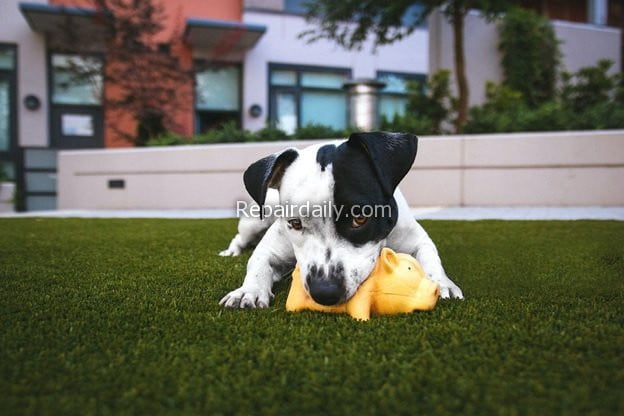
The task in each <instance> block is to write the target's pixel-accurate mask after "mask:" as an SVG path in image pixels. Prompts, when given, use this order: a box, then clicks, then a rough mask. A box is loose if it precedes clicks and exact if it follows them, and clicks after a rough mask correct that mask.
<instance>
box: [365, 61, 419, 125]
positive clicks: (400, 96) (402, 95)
mask: <svg viewBox="0 0 624 416" xmlns="http://www.w3.org/2000/svg"><path fill="white" fill-rule="evenodd" d="M377 79H378V80H379V81H382V82H385V83H386V86H385V87H384V89H383V90H381V94H380V96H379V115H380V117H382V118H383V117H385V118H386V120H392V119H394V117H395V116H397V115H398V116H403V115H404V114H405V110H406V108H407V101H408V95H409V94H408V83H409V82H410V81H412V82H414V81H415V82H420V83H421V85H424V81H425V79H426V76H425V75H424V74H400V73H395V72H378V73H377Z"/></svg>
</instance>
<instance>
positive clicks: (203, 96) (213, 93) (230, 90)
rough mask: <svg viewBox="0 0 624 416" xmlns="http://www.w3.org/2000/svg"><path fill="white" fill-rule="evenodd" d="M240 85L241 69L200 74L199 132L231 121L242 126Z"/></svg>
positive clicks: (197, 80)
mask: <svg viewBox="0 0 624 416" xmlns="http://www.w3.org/2000/svg"><path fill="white" fill-rule="evenodd" d="M200 65H201V64H200ZM240 84H241V71H240V67H239V66H230V65H227V66H216V67H212V68H205V67H204V68H199V69H198V70H197V71H196V73H195V109H196V111H197V130H198V131H199V132H204V131H206V130H210V129H212V128H216V127H219V126H221V125H222V124H224V123H227V122H231V121H233V122H234V123H236V124H239V123H240V107H241V104H240V101H241V98H240V97H241V89H240Z"/></svg>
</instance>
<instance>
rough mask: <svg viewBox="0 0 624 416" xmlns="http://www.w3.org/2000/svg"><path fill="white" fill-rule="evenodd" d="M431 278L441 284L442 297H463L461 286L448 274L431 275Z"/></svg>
mask: <svg viewBox="0 0 624 416" xmlns="http://www.w3.org/2000/svg"><path fill="white" fill-rule="evenodd" d="M429 278H430V279H431V280H433V281H434V282H436V283H437V284H438V285H439V286H440V298H441V299H463V298H464V294H463V293H462V291H461V289H460V288H459V286H457V285H456V284H455V283H453V281H452V280H451V279H449V278H448V277H446V276H442V277H437V278H436V276H431V275H429Z"/></svg>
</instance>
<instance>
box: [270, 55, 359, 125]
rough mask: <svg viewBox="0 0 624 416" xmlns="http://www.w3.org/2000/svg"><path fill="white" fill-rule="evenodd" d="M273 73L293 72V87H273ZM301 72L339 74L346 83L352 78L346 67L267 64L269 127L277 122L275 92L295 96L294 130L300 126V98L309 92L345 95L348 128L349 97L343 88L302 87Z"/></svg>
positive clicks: (350, 71) (349, 70)
mask: <svg viewBox="0 0 624 416" xmlns="http://www.w3.org/2000/svg"><path fill="white" fill-rule="evenodd" d="M273 71H294V72H295V78H296V80H295V85H273V84H272V83H271V75H272V74H273ZM303 72H318V73H330V74H340V75H344V76H345V81H348V80H349V79H351V77H352V70H351V68H347V67H329V66H317V65H298V64H283V63H274V62H269V68H268V71H267V90H268V106H267V108H268V109H269V111H268V115H267V117H268V122H269V125H271V126H273V127H276V126H277V120H276V119H275V116H276V111H277V108H276V107H277V105H276V104H277V103H276V102H275V100H276V95H277V94H276V93H277V92H286V93H291V94H293V95H294V96H295V100H296V110H297V117H296V119H297V125H296V127H295V129H299V128H301V127H303V126H301V101H302V96H303V93H304V92H305V91H310V92H327V93H336V92H340V93H343V94H344V95H345V99H346V100H347V107H346V111H345V126H346V127H347V128H348V126H349V112H350V108H349V97H348V94H347V91H345V90H344V89H343V88H340V89H338V88H328V87H307V86H306V87H304V86H303V85H302V84H301V75H302V73H303Z"/></svg>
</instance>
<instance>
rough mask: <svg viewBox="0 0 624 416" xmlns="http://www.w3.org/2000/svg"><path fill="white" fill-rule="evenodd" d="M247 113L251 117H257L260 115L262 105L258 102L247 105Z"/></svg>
mask: <svg viewBox="0 0 624 416" xmlns="http://www.w3.org/2000/svg"><path fill="white" fill-rule="evenodd" d="M249 115H250V116H251V117H253V118H258V117H260V116H261V115H262V107H260V105H259V104H253V105H252V106H251V107H249Z"/></svg>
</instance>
